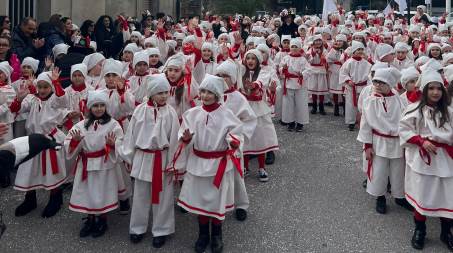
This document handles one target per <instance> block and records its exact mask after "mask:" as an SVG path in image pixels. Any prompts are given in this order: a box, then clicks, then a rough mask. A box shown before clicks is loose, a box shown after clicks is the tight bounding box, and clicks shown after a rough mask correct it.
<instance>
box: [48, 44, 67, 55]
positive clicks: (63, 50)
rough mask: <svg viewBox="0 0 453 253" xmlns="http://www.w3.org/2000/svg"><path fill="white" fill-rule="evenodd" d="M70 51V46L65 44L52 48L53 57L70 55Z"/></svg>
mask: <svg viewBox="0 0 453 253" xmlns="http://www.w3.org/2000/svg"><path fill="white" fill-rule="evenodd" d="M68 49H69V46H68V45H66V44H64V43H60V44H57V45H55V46H54V47H53V48H52V54H53V57H57V56H59V55H60V54H67V53H68Z"/></svg>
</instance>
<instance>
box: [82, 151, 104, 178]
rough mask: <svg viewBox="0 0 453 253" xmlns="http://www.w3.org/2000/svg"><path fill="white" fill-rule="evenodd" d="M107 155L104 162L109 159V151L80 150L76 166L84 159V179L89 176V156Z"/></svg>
mask: <svg viewBox="0 0 453 253" xmlns="http://www.w3.org/2000/svg"><path fill="white" fill-rule="evenodd" d="M103 156H104V157H105V160H104V162H105V161H106V160H107V156H108V153H107V151H106V150H105V149H102V150H99V151H94V152H89V153H85V152H83V151H82V152H80V154H79V156H78V157H77V161H76V164H75V166H77V164H79V161H80V160H82V181H85V180H86V179H87V177H88V170H87V168H88V159H89V158H99V157H103Z"/></svg>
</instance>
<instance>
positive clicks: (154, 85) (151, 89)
mask: <svg viewBox="0 0 453 253" xmlns="http://www.w3.org/2000/svg"><path fill="white" fill-rule="evenodd" d="M146 87H147V92H148V94H147V96H148V97H151V96H154V95H156V94H157V93H160V92H165V91H169V90H170V83H169V82H168V80H167V77H166V76H165V74H154V75H150V76H148V77H147V79H146Z"/></svg>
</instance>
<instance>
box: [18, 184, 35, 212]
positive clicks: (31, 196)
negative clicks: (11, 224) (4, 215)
mask: <svg viewBox="0 0 453 253" xmlns="http://www.w3.org/2000/svg"><path fill="white" fill-rule="evenodd" d="M36 206H37V202H36V191H34V190H33V191H28V192H27V193H25V200H24V202H22V204H20V205H19V206H18V207H17V208H16V211H15V213H14V214H15V215H16V217H19V216H24V215H26V214H28V213H29V212H31V211H33V210H34V209H35V208H36Z"/></svg>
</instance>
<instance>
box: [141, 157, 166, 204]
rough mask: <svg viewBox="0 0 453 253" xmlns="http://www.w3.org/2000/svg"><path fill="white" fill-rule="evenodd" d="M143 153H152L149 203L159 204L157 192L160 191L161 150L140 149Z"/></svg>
mask: <svg viewBox="0 0 453 253" xmlns="http://www.w3.org/2000/svg"><path fill="white" fill-rule="evenodd" d="M140 150H141V151H143V152H144V153H147V154H154V162H153V163H154V164H153V168H152V169H153V177H152V184H151V204H159V194H160V192H162V150H157V149H140Z"/></svg>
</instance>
